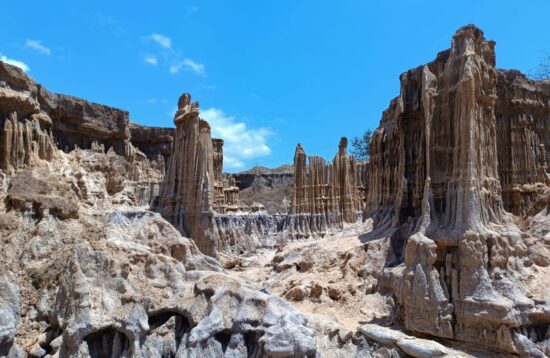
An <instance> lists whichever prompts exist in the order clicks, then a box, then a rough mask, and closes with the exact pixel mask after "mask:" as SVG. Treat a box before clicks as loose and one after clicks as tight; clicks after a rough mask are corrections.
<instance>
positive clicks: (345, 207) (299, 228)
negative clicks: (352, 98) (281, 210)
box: [288, 138, 366, 237]
mask: <svg viewBox="0 0 550 358" xmlns="http://www.w3.org/2000/svg"><path fill="white" fill-rule="evenodd" d="M347 144H348V142H347V139H346V138H342V139H341V140H340V144H339V146H338V154H336V156H335V157H334V159H333V161H332V163H327V162H326V161H325V160H324V159H323V158H321V157H317V156H310V157H309V163H308V160H307V159H308V158H307V156H306V153H305V151H304V150H303V148H302V146H301V145H300V144H298V146H297V147H296V152H295V154H294V188H293V192H292V201H291V207H290V217H289V223H288V231H289V232H290V233H292V235H293V236H295V237H309V236H312V235H321V236H322V235H324V233H326V231H327V230H328V229H330V228H336V229H341V228H342V226H343V224H344V223H355V222H357V221H361V220H362V217H363V216H362V214H363V199H362V197H361V193H362V191H361V190H360V189H359V187H362V185H361V183H359V184H358V180H360V179H361V178H363V177H364V175H362V174H360V173H358V168H361V169H365V168H366V167H365V166H360V167H359V166H358V165H357V162H356V160H355V158H354V157H350V156H348V153H347Z"/></svg>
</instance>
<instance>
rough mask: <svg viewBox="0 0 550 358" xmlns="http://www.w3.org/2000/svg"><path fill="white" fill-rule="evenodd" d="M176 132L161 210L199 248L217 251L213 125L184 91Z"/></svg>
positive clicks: (176, 117)
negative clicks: (211, 126)
mask: <svg viewBox="0 0 550 358" xmlns="http://www.w3.org/2000/svg"><path fill="white" fill-rule="evenodd" d="M174 124H175V125H176V135H175V137H174V145H173V151H172V156H171V160H170V163H169V165H168V171H167V173H166V177H165V180H164V183H163V186H162V189H161V195H160V202H159V207H158V211H159V212H160V213H161V214H162V216H164V217H165V218H166V219H167V220H168V221H170V222H171V223H172V224H173V225H174V226H175V227H176V228H178V230H180V232H182V233H183V234H184V235H188V236H189V237H191V238H193V240H194V241H195V242H196V243H197V246H198V247H199V249H200V250H201V251H202V252H204V253H206V254H208V255H212V256H216V254H217V241H218V237H217V236H216V232H215V231H214V230H213V228H214V222H213V219H212V217H213V215H214V209H213V204H214V180H215V174H214V149H213V144H212V136H211V134H210V126H209V125H208V122H206V121H204V120H202V119H200V118H199V104H198V102H195V103H192V102H191V96H190V95H189V94H187V93H185V94H183V95H182V96H181V97H180V99H179V100H178V110H177V112H176V115H175V117H174Z"/></svg>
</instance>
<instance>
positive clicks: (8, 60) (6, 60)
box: [0, 53, 31, 72]
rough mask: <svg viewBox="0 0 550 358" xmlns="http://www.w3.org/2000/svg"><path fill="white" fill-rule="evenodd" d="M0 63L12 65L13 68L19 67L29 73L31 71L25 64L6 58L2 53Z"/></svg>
mask: <svg viewBox="0 0 550 358" xmlns="http://www.w3.org/2000/svg"><path fill="white" fill-rule="evenodd" d="M0 61H2V62H5V63H7V64H9V65H12V66H15V67H19V68H20V69H22V70H23V71H24V72H29V71H30V70H31V69H30V67H29V66H28V65H27V64H26V63H25V62H23V61H19V60H14V59H13V58H9V57H6V56H4V55H2V53H0Z"/></svg>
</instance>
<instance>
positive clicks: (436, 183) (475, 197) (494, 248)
mask: <svg viewBox="0 0 550 358" xmlns="http://www.w3.org/2000/svg"><path fill="white" fill-rule="evenodd" d="M494 66H495V54H494V42H491V41H486V40H485V39H484V36H483V33H482V32H481V30H479V29H477V28H476V27H474V26H466V27H464V28H461V29H459V30H458V31H457V33H456V34H455V35H454V37H453V41H452V47H451V49H450V50H447V51H444V52H441V53H440V54H439V55H438V56H437V58H436V59H435V60H434V61H433V62H431V63H429V64H427V65H424V66H421V67H418V68H416V69H414V70H410V71H408V72H406V73H404V74H403V75H401V94H400V96H399V97H398V98H396V99H394V100H393V101H392V102H391V104H390V108H389V109H388V110H387V111H385V112H384V114H383V117H382V121H381V124H380V127H379V129H378V130H376V132H375V133H374V136H373V141H372V143H371V160H370V163H369V172H368V193H367V199H366V212H367V213H369V214H371V215H372V216H373V218H374V224H375V230H374V232H373V233H374V234H380V233H383V234H384V236H385V237H387V238H388V239H389V241H390V247H391V250H390V255H389V257H388V258H387V268H386V269H385V270H384V272H383V273H382V275H381V278H382V279H381V281H380V283H381V285H382V286H384V285H388V286H389V287H391V288H392V289H393V290H394V292H395V295H396V298H397V301H398V303H399V305H400V306H401V308H402V309H401V310H400V312H401V314H402V318H403V321H404V324H405V326H406V328H407V329H409V330H412V331H416V332H421V333H426V334H431V335H434V336H440V337H446V338H454V339H459V340H465V341H472V342H477V343H483V344H487V345H491V346H492V347H496V348H498V349H502V350H506V351H509V352H516V353H521V354H529V355H535V356H536V355H538V354H539V353H540V354H542V353H541V350H540V344H539V343H538V342H540V341H542V340H543V339H539V338H541V337H538V338H536V339H534V340H533V339H531V338H526V337H525V336H524V335H523V334H522V333H521V332H522V331H521V328H522V327H525V326H526V325H529V324H533V321H532V320H531V317H532V316H533V315H535V314H536V313H535V312H538V311H540V310H541V309H542V308H541V307H540V306H538V305H539V304H538V303H537V302H535V301H533V300H532V299H530V298H528V293H527V292H526V290H525V285H524V283H523V282H522V279H523V277H522V274H521V273H522V272H523V270H524V268H523V267H524V266H523V265H524V264H525V265H529V258H528V257H526V255H527V247H526V244H525V243H524V241H523V239H522V233H521V231H520V229H519V228H518V227H517V226H515V225H514V224H513V217H512V216H511V215H510V214H508V213H507V212H506V211H505V209H508V210H511V211H515V212H517V213H519V212H522V211H524V210H525V209H526V207H528V206H529V204H530V203H532V202H534V201H536V198H533V197H531V195H532V193H533V192H540V191H541V190H539V191H535V190H531V188H530V187H529V188H523V190H524V191H523V192H522V193H521V194H520V195H519V196H516V197H514V195H515V193H514V190H517V185H523V186H525V185H526V184H529V185H532V186H539V187H545V186H546V185H547V182H546V184H545V183H544V182H545V180H546V179H545V178H547V176H548V173H547V172H546V169H545V168H546V167H547V165H546V164H545V163H544V161H545V160H546V159H544V158H546V153H545V148H544V144H545V143H546V141H548V138H549V136H548V133H547V131H548V129H547V128H545V127H544V125H545V123H547V121H548V120H549V117H548V106H549V101H548V99H549V96H547V97H544V95H542V85H540V84H537V85H534V84H533V83H532V81H531V82H530V86H535V87H534V88H535V89H533V88H532V87H531V89H532V90H526V91H525V92H524V93H518V92H520V91H519V90H518V89H514V85H513V84H512V85H511V84H510V83H506V82H510V74H509V73H507V72H506V71H498V70H496V69H495V67H494ZM533 97H536V98H537V99H538V100H537V101H529V100H532V99H533ZM513 98H515V99H516V100H513ZM511 99H512V100H511ZM510 107H511V109H509V108H510ZM520 123H521V125H520ZM517 127H520V128H517ZM502 187H504V190H503V189H502ZM529 190H531V191H529ZM524 192H528V193H527V194H526V195H523V193H524ZM534 196H536V195H534ZM518 198H519V199H518ZM549 323H550V314H545V315H540V316H538V318H537V323H536V324H537V325H542V326H543V327H547V326H548V324H549ZM533 341H534V342H533ZM537 344H538V345H537Z"/></svg>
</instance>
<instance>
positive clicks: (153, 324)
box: [0, 63, 317, 358]
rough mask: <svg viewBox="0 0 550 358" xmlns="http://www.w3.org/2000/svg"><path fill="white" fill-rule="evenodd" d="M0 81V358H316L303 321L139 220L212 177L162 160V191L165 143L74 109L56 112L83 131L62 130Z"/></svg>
mask: <svg viewBox="0 0 550 358" xmlns="http://www.w3.org/2000/svg"><path fill="white" fill-rule="evenodd" d="M0 82H1V85H0V123H1V128H2V131H1V132H0V162H1V165H0V251H2V253H3V256H2V260H0V356H2V357H4V356H7V357H27V356H29V357H60V358H63V357H168V356H174V357H175V356H196V357H220V356H227V357H230V356H231V357H234V356H255V357H262V356H299V357H314V356H315V355H316V352H317V346H316V340H315V332H314V331H313V330H311V329H310V328H309V327H308V322H307V319H306V317H305V316H304V315H302V314H301V313H299V312H298V311H296V310H295V309H294V308H293V307H292V306H290V305H289V304H288V303H287V302H285V301H284V300H282V299H280V298H277V297H274V296H271V295H268V294H266V293H263V292H260V291H257V290H255V289H251V288H249V287H248V286H246V285H245V284H243V283H242V282H238V281H236V280H234V279H231V278H230V277H228V276H227V275H226V274H225V273H224V272H223V269H222V266H221V264H220V263H219V262H218V261H217V260H215V259H213V258H212V257H209V256H207V255H205V254H203V253H202V252H201V251H200V250H199V249H198V247H197V245H196V244H195V241H194V240H191V239H190V238H187V237H184V236H182V235H181V233H180V231H178V230H177V229H176V228H175V227H174V226H173V225H172V224H171V223H170V222H168V221H167V220H165V219H164V218H163V217H162V216H161V215H159V214H158V213H155V212H152V211H150V210H149V208H150V206H151V204H152V203H153V202H159V183H161V182H163V183H167V184H165V185H164V193H166V190H167V189H166V188H169V189H171V190H173V191H174V192H175V193H176V194H182V195H181V196H182V197H183V198H184V199H189V197H192V196H193V195H197V193H199V194H201V193H207V192H208V190H204V191H201V190H198V191H194V190H192V189H193V188H191V189H189V188H188V187H185V186H184V187H183V189H182V187H181V186H180V185H179V183H176V181H178V182H179V180H180V179H182V180H184V182H183V183H184V184H185V183H187V184H189V183H190V182H191V183H201V184H202V183H208V181H207V179H208V178H209V177H208V175H209V173H210V172H211V170H210V167H207V168H206V169H205V168H204V167H203V169H201V171H200V173H205V176H204V177H201V176H200V175H196V176H192V175H191V176H190V178H191V179H189V180H188V181H187V182H185V179H188V178H189V177H185V176H183V177H182V176H181V175H182V173H180V172H179V171H178V170H176V169H177V166H178V165H179V163H180V162H179V161H173V162H171V163H172V164H171V165H172V166H175V167H173V168H170V169H169V170H168V173H169V179H168V180H166V181H163V176H164V173H165V159H166V149H167V148H166V147H168V146H171V145H172V144H171V142H172V141H171V140H169V135H170V131H166V130H164V129H151V128H147V127H139V126H134V127H133V130H132V131H131V132H127V131H126V129H128V127H125V129H124V130H123V131H122V133H125V134H124V135H123V136H120V133H121V131H120V128H119V127H118V124H120V123H122V124H124V123H126V124H127V122H125V121H122V122H120V121H119V120H120V118H124V116H123V117H119V114H120V113H124V112H123V111H119V110H116V109H108V107H104V106H100V105H95V104H90V103H88V102H86V101H84V100H80V99H74V100H71V101H72V102H71V104H70V105H69V104H66V103H65V104H63V105H62V106H65V105H67V106H70V107H71V108H72V109H73V110H74V112H71V113H73V114H74V116H81V117H71V118H73V119H74V121H75V122H78V121H80V124H81V128H80V127H79V126H75V127H66V126H65V125H66V123H64V124H63V123H62V124H56V123H57V121H59V120H60V119H59V117H55V118H54V117H52V116H50V115H49V114H48V113H49V112H48V111H49V110H48V109H47V107H44V106H43V105H42V103H41V102H40V100H39V96H38V95H37V92H36V91H37V88H38V85H36V84H35V83H34V82H33V81H32V80H31V79H30V78H28V77H27V76H26V75H25V74H24V73H22V72H21V71H19V70H17V69H15V68H14V67H11V66H9V65H5V64H3V63H0ZM53 97H56V98H61V97H62V96H61V95H59V96H58V95H52V98H53ZM66 98H69V97H66ZM183 101H184V105H182V106H181V107H182V108H186V105H190V101H185V98H184V100H183ZM57 103H58V104H59V103H61V102H57ZM80 106H82V107H80ZM78 108H80V110H82V111H80V110H78ZM94 108H95V109H94ZM63 110H65V109H63ZM103 110H105V112H102V111H103ZM71 111H72V110H71ZM90 113H93V115H91V114H90ZM103 114H104V115H105V116H103ZM125 118H126V119H127V116H126V117H125ZM182 119H185V118H182ZM183 122H185V120H184V121H183ZM112 124H116V125H115V126H111V125H112ZM126 124H124V125H126ZM176 125H178V126H180V123H179V122H176ZM185 125H187V126H188V125H189V123H184V125H183V126H184V127H185ZM91 127H94V128H91ZM180 127H181V126H180ZM60 128H61V129H60ZM79 128H80V130H81V132H78V129H79ZM186 128H187V129H188V128H189V127H186ZM206 131H207V125H206V124H205V123H204V122H203V123H200V122H199V123H198V126H197V132H196V133H198V136H197V137H194V139H196V140H197V143H198V145H197V146H195V147H194V148H195V149H196V150H195V152H194V153H192V154H193V158H198V160H199V161H200V158H201V153H202V154H204V155H205V156H206V157H208V158H209V157H210V156H209V153H208V152H204V151H201V150H200V149H201V148H200V146H201V145H203V144H204V143H207V144H206V146H205V147H204V148H205V149H206V151H208V149H209V148H211V146H212V141H211V139H210V138H209V133H208V132H206ZM132 132H133V133H134V135H135V136H136V146H134V145H133V144H132V142H131V140H130V136H126V134H127V133H132ZM91 133H92V134H91ZM101 133H103V134H101ZM156 134H159V135H161V138H158V139H155V138H153V136H155V135H156ZM184 136H185V134H184ZM207 138H208V141H207V140H206V139H207ZM88 139H93V140H90V141H89V140H88ZM119 139H120V141H119ZM67 143H69V144H71V145H66V144H67ZM147 143H149V144H147ZM177 143H178V144H179V148H180V149H182V146H183V145H185V144H186V143H185V142H177ZM73 144H74V145H73ZM148 145H150V147H148ZM208 145H210V147H208ZM137 146H139V147H140V148H142V149H144V151H143V152H142V151H141V150H140V149H139V148H136V147H137ZM190 148H193V147H191V146H189V148H185V150H184V151H187V150H191V149H190ZM176 153H180V152H177V151H176ZM169 154H170V156H171V154H172V150H171V149H170V151H169ZM180 157H181V155H180ZM180 160H181V159H180ZM183 160H185V159H183ZM190 161H192V159H190ZM204 162H206V163H208V160H205V161H204ZM191 167H192V166H191ZM194 173H195V174H196V173H197V172H194ZM203 179H204V180H203ZM192 180H194V181H192ZM169 184H172V186H169ZM206 186H207V187H208V185H206ZM181 190H184V191H185V193H182V191H181ZM166 196H167V195H165V196H164V197H166ZM161 197H163V196H161ZM167 197H168V198H169V199H170V200H172V199H174V200H175V205H174V207H176V208H180V207H179V206H178V205H179V202H178V199H177V198H174V197H173V196H167ZM164 203H166V202H164ZM195 203H198V204H205V203H206V204H208V203H210V200H209V199H208V198H206V199H203V198H198V199H197V200H196V202H195ZM190 208H191V209H193V207H190ZM195 212H201V211H195ZM188 213H191V214H193V213H194V212H193V211H189V212H187V211H185V210H182V211H181V215H187V214H188ZM191 218H193V217H192V216H191ZM199 223H200V222H199ZM199 228H200V226H199ZM198 242H200V241H198Z"/></svg>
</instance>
